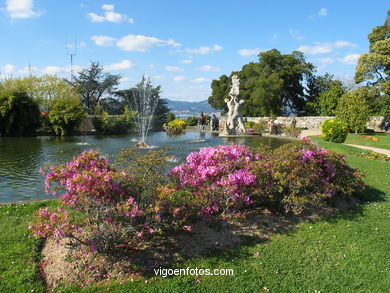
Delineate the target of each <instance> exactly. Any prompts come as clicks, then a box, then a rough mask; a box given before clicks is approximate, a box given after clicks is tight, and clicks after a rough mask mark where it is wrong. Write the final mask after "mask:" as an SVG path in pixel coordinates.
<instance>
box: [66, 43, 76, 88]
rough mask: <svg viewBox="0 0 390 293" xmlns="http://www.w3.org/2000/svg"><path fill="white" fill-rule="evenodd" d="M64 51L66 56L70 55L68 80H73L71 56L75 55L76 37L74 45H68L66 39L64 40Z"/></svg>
mask: <svg viewBox="0 0 390 293" xmlns="http://www.w3.org/2000/svg"><path fill="white" fill-rule="evenodd" d="M66 52H67V54H68V56H70V81H71V82H73V81H74V73H73V58H74V57H76V55H77V38H76V39H75V43H74V45H68V41H66Z"/></svg>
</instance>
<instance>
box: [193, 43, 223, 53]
mask: <svg viewBox="0 0 390 293" xmlns="http://www.w3.org/2000/svg"><path fill="white" fill-rule="evenodd" d="M222 50H223V47H222V46H220V45H212V46H211V47H208V46H201V47H199V48H188V49H186V52H187V53H190V54H201V55H206V54H210V53H212V52H219V51H222Z"/></svg>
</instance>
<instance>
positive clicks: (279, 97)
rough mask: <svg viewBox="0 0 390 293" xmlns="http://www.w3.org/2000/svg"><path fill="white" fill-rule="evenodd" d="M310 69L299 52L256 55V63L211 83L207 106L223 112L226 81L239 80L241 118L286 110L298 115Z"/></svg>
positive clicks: (227, 84)
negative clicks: (242, 100) (288, 109)
mask: <svg viewBox="0 0 390 293" xmlns="http://www.w3.org/2000/svg"><path fill="white" fill-rule="evenodd" d="M313 70H314V66H313V65H312V64H311V63H309V62H306V60H305V58H304V56H303V53H301V52H297V51H294V52H292V53H291V54H285V55H282V54H281V53H280V52H279V51H278V50H276V49H273V50H270V51H267V52H262V53H260V54H259V62H257V63H253V62H251V63H249V64H246V65H244V66H243V68H242V70H241V71H238V72H232V73H231V75H230V77H227V76H226V75H222V76H221V77H220V78H219V80H213V81H212V83H211V88H212V94H211V96H210V97H209V99H208V102H209V104H210V105H211V106H212V107H213V108H215V109H222V110H223V111H224V112H225V113H226V112H227V110H228V109H227V105H226V103H225V101H224V100H225V99H227V98H229V95H228V94H229V91H230V88H231V86H230V80H231V77H232V76H233V75H234V74H237V75H238V76H239V78H240V93H241V95H242V97H243V99H244V100H245V103H244V104H243V108H242V114H243V116H269V115H270V114H275V115H281V114H283V113H284V112H285V109H286V107H290V108H291V109H292V111H293V112H295V113H297V112H301V111H303V109H304V105H305V95H304V80H305V79H306V78H308V77H309V76H311V75H312V72H313Z"/></svg>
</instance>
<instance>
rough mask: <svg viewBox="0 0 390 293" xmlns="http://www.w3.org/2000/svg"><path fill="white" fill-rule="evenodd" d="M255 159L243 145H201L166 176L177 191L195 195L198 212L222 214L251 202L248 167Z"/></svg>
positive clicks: (251, 177)
mask: <svg viewBox="0 0 390 293" xmlns="http://www.w3.org/2000/svg"><path fill="white" fill-rule="evenodd" d="M255 159H256V155H254V154H252V153H251V152H250V151H249V149H248V148H247V147H245V146H242V145H230V146H216V147H211V148H202V149H200V151H199V152H194V153H191V154H189V155H188V156H187V162H186V163H183V164H181V165H180V166H177V167H175V168H173V169H172V170H171V171H170V172H169V176H170V177H171V178H172V179H173V180H174V181H175V182H176V185H177V188H178V189H179V190H189V191H191V192H192V193H193V194H194V196H195V198H196V200H197V201H198V202H199V203H201V206H202V207H201V210H200V212H201V213H203V214H205V215H209V214H215V213H224V212H226V211H233V210H235V209H237V208H241V207H243V206H245V205H248V204H250V203H252V200H251V199H250V191H251V190H253V188H254V187H255V186H256V177H255V176H254V175H253V174H252V173H251V172H250V171H249V166H250V163H251V162H252V161H253V160H255Z"/></svg>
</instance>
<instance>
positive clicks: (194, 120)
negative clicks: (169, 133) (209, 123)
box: [187, 116, 199, 126]
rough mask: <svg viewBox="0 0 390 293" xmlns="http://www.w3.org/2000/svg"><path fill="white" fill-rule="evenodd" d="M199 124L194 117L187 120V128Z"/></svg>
mask: <svg viewBox="0 0 390 293" xmlns="http://www.w3.org/2000/svg"><path fill="white" fill-rule="evenodd" d="M198 123H199V120H198V118H197V117H195V116H191V117H188V118H187V125H188V126H197V125H198Z"/></svg>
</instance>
